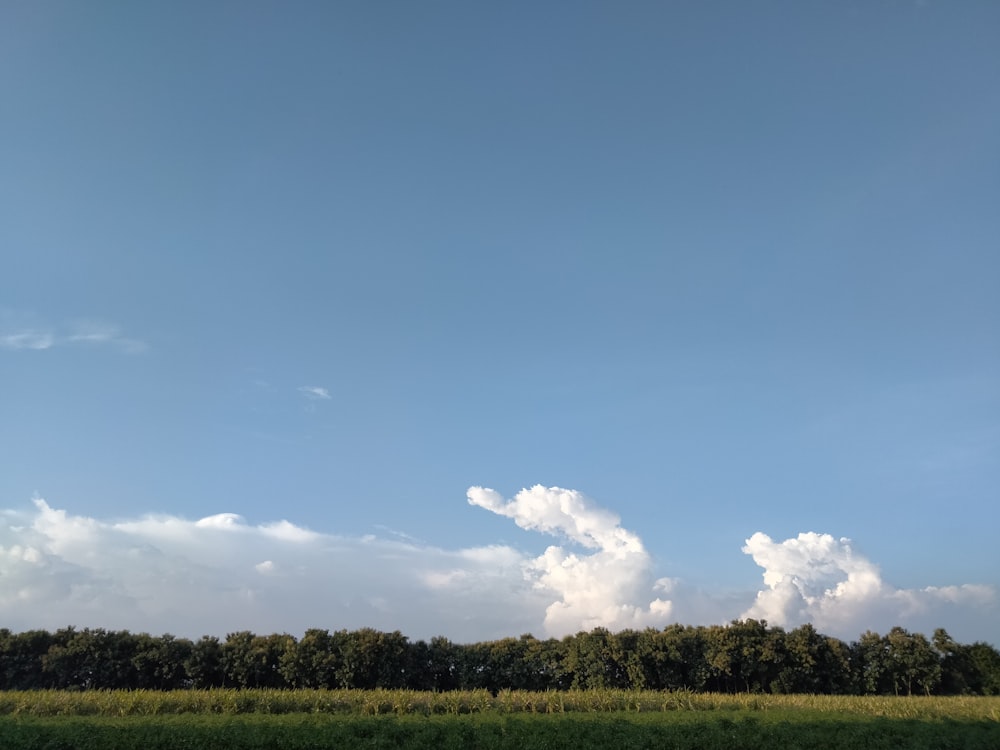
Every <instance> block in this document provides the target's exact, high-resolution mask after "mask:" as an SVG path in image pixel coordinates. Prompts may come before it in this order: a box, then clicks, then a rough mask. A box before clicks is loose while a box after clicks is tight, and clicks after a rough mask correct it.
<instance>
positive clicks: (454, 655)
mask: <svg viewBox="0 0 1000 750" xmlns="http://www.w3.org/2000/svg"><path fill="white" fill-rule="evenodd" d="M216 687H228V688H348V689H352V688H353V689H373V688H394V689H395V688H409V689H413V690H435V691H444V690H475V689H486V690H490V691H492V692H494V693H495V692H497V691H499V690H503V689H514V690H538V691H543V690H568V689H590V688H623V689H645V690H681V689H685V690H692V691H697V692H720V693H736V692H764V693H825V694H851V695H957V694H969V695H1000V652H998V651H997V649H996V648H994V647H993V646H991V645H990V644H988V643H983V642H976V643H972V644H968V645H967V644H960V643H957V642H956V641H955V640H954V639H952V638H951V636H949V635H948V633H947V632H946V631H945V630H944V629H941V628H939V629H938V630H936V631H935V632H934V635H933V637H932V638H931V639H928V638H927V637H926V636H924V635H923V634H921V633H911V632H909V631H907V630H905V629H904V628H900V627H894V628H892V629H891V630H890V631H889V632H888V633H887V634H885V635H879V634H878V633H875V632H872V631H868V632H866V633H864V634H863V635H862V636H861V637H860V638H859V639H858V640H857V641H853V642H851V643H846V642H844V641H842V640H839V639H837V638H832V637H830V636H826V635H823V634H821V633H819V632H817V631H816V629H815V628H813V626H812V625H803V626H801V627H798V628H795V629H793V630H788V631H786V630H784V629H783V628H780V627H773V626H768V624H767V622H766V621H760V620H753V619H749V620H734V621H733V622H732V623H730V624H728V625H709V626H700V625H699V626H689V625H670V626H668V627H666V628H664V629H662V630H657V629H654V628H647V629H645V630H623V631H621V632H618V633H612V632H610V631H608V630H606V629H604V628H595V629H594V630H591V631H589V632H580V633H577V634H576V635H571V636H566V637H565V638H562V639H556V638H549V639H546V640H540V639H538V638H535V637H533V636H531V635H522V636H521V637H519V638H503V639H500V640H495V641H484V642H479V643H471V644H458V643H453V642H452V641H450V640H448V639H447V638H442V637H436V638H432V639H430V641H423V640H417V641H410V640H409V639H408V638H407V637H406V636H404V635H402V634H401V633H400V632H399V631H395V632H391V633H387V632H382V631H378V630H374V629H371V628H362V629H360V630H353V631H348V630H338V631H335V632H330V631H329V630H321V629H311V630H307V631H306V632H305V634H304V635H303V636H302V637H301V638H295V637H293V636H291V635H288V634H285V633H282V634H272V635H256V634H254V633H252V632H249V631H240V632H236V633H230V634H228V635H227V636H226V637H225V639H222V640H220V639H219V638H216V637H213V636H203V637H202V638H200V639H198V640H191V639H187V638H175V637H174V636H172V635H169V634H166V635H160V636H153V635H149V634H147V633H139V634H133V633H130V632H128V631H124V630H118V631H114V630H104V629H101V628H97V629H90V628H86V629H82V630H77V629H75V628H72V627H68V628H62V629H60V630H56V631H55V632H48V631H45V630H30V631H25V632H21V633H12V632H11V631H10V630H7V629H0V689H2V690H35V689H63V690H67V689H68V690H88V689H152V690H173V689H182V688H216Z"/></svg>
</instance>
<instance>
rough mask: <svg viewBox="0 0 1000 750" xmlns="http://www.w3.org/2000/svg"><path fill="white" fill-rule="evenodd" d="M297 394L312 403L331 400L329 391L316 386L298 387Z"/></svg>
mask: <svg viewBox="0 0 1000 750" xmlns="http://www.w3.org/2000/svg"><path fill="white" fill-rule="evenodd" d="M299 393H301V394H302V395H303V396H305V397H306V398H309V399H312V400H314V401H329V400H330V398H332V397H331V396H330V391H328V390H327V389H326V388H320V387H319V386H318V385H302V386H299Z"/></svg>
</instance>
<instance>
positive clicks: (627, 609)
mask: <svg viewBox="0 0 1000 750" xmlns="http://www.w3.org/2000/svg"><path fill="white" fill-rule="evenodd" d="M468 500H469V502H470V503H471V504H472V505H473V506H475V507H478V508H483V509H486V510H489V511H491V512H493V513H497V514H498V515H502V516H504V517H507V518H510V519H512V520H513V521H514V522H515V523H516V524H517V525H518V526H520V527H521V528H523V529H525V530H528V531H532V532H539V533H543V534H546V535H552V536H555V537H557V538H558V539H560V540H561V541H560V542H559V543H558V544H555V545H552V546H550V547H548V549H546V550H545V552H544V553H543V554H542V555H540V556H534V555H528V554H525V553H524V552H523V551H521V550H518V549H516V548H514V547H511V546H508V545H500V544H497V545H485V546H475V547H461V546H458V547H456V548H453V549H443V548H440V547H435V546H433V545H429V544H426V543H423V542H419V541H416V540H413V539H408V538H405V537H403V538H399V537H398V536H397V537H396V538H382V537H377V536H364V537H351V536H342V535H336V534H329V533H322V532H317V531H314V530H310V529H306V528H303V527H301V526H298V525H296V524H294V523H292V522H290V521H287V520H281V521H277V522H273V523H263V524H256V525H255V524H250V523H248V522H247V521H246V520H245V519H244V518H242V517H241V516H239V515H237V514H235V513H218V514H215V515H211V516H207V517H205V518H202V519H200V520H187V519H183V518H178V517H176V516H172V515H151V516H144V517H141V518H136V519H131V520H124V521H116V522H110V521H102V520H99V519H95V518H90V517H86V516H77V515H73V514H71V513H69V512H67V511H66V510H61V509H58V508H54V507H52V506H50V505H49V504H48V503H46V502H45V501H43V500H36V501H35V503H34V506H33V507H31V508H29V509H26V510H20V511H0V612H3V613H4V616H5V621H4V624H5V625H6V626H7V627H11V628H15V629H21V630H24V629H29V628H36V627H44V628H56V627H61V626H64V625H66V624H75V625H77V626H81V627H82V626H93V627H109V628H128V629H130V630H148V631H153V632H172V633H175V634H179V635H190V636H198V635H202V634H219V635H222V634H225V633H226V632H230V631H233V630H239V629H247V628H248V629H251V630H255V631H257V632H281V631H287V632H292V633H296V632H303V631H304V630H305V629H307V628H310V627H323V626H324V624H329V623H336V624H337V627H345V628H359V627H365V626H371V627H376V628H380V629H384V630H396V629H399V630H401V631H403V632H404V633H406V634H407V635H410V636H411V637H424V638H426V637H430V636H433V635H445V636H447V637H450V638H452V639H455V640H459V641H466V642H467V641H474V640H484V639H490V638H499V637H503V636H508V635H516V634H519V633H525V632H533V633H535V634H538V635H550V636H560V635H564V634H567V633H573V632H576V631H579V630H584V629H590V628H593V627H595V626H598V625H602V626H605V627H609V628H612V629H621V628H630V627H646V626H653V627H658V626H662V625H664V624H667V623H668V622H677V621H679V622H685V623H691V624H707V623H710V622H727V621H729V620H731V619H734V618H736V617H740V616H747V617H762V618H766V619H767V620H768V621H769V622H771V623H772V624H775V625H795V624H797V623H799V622H812V623H813V624H815V625H816V627H817V628H818V629H819V630H821V631H822V632H825V633H829V634H831V635H835V636H838V637H841V638H847V639H850V638H856V637H857V636H858V635H859V634H860V633H861V632H863V631H864V630H865V629H868V628H871V629H875V630H880V631H882V632H884V631H886V630H888V628H889V627H891V626H892V625H902V626H904V627H908V628H911V629H915V630H921V631H923V632H929V631H930V629H932V628H934V627H946V628H948V630H949V631H950V632H952V633H953V634H954V635H956V637H959V638H963V637H965V636H964V635H963V634H968V635H969V636H971V637H972V638H979V639H986V640H996V636H997V633H996V627H995V623H996V622H997V621H998V614H1000V613H998V606H997V597H996V592H995V591H994V590H993V589H992V588H991V587H988V586H976V585H959V586H948V587H942V588H934V587H927V588H922V589H898V588H894V587H892V586H891V585H889V584H888V583H886V582H885V581H884V580H883V579H882V577H881V575H880V574H879V572H878V569H877V567H876V566H875V565H874V564H873V563H872V562H871V561H869V560H867V559H865V558H864V557H862V556H860V555H858V554H857V552H855V551H854V550H853V548H852V547H851V545H850V543H849V542H847V541H846V540H837V539H834V538H832V537H830V536H829V535H822V534H802V535H799V536H798V537H796V538H795V539H791V540H785V541H784V542H773V541H772V540H770V538H768V537H767V536H766V535H764V534H760V533H758V534H754V535H753V536H752V537H751V538H750V539H749V540H748V541H747V546H746V548H745V550H746V551H747V553H748V554H750V555H752V556H753V559H754V560H755V561H756V562H757V563H758V564H759V565H761V566H762V567H763V568H764V571H765V573H764V588H763V589H762V590H761V591H758V592H755V591H753V590H749V591H746V592H744V593H743V594H741V595H739V596H733V595H723V594H713V593H712V592H704V591H696V590H693V589H691V588H690V587H687V586H685V584H684V582H683V581H678V580H676V579H668V578H658V579H657V578H655V577H654V575H653V564H652V561H651V559H650V555H649V554H648V552H647V551H646V549H645V547H644V545H643V543H642V540H641V539H640V538H639V536H638V535H637V534H635V533H634V532H632V531H630V530H628V529H625V528H623V527H622V526H621V524H620V521H619V519H618V517H617V516H616V515H615V514H614V513H612V512H611V511H609V510H607V509H605V508H602V507H600V506H599V505H597V504H596V503H595V502H594V501H592V500H590V499H589V498H587V497H585V496H584V495H582V494H581V493H579V492H576V491H574V490H565V489H561V488H558V487H548V488H546V487H541V486H536V487H532V488H531V489H525V490H522V491H521V492H519V493H517V495H515V497H514V498H513V499H511V500H505V499H504V498H503V497H502V496H500V495H499V494H498V493H496V492H494V491H493V490H489V489H485V488H481V487H472V488H470V489H469V491H468ZM755 595H756V599H755V598H754V597H755ZM456 613H457V614H456ZM966 639H968V638H966Z"/></svg>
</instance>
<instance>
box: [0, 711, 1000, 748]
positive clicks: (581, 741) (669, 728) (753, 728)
mask: <svg viewBox="0 0 1000 750" xmlns="http://www.w3.org/2000/svg"><path fill="white" fill-rule="evenodd" d="M998 746H1000V725H998V724H997V723H996V722H988V721H956V720H917V719H888V718H883V717H875V716H863V715H853V716H852V715H846V716H836V715H834V714H824V713H822V712H816V711H810V710H790V709H779V710H776V711H774V712H770V713H767V714H761V713H759V712H752V711H746V710H736V711H732V712H725V713H722V712H720V713H714V714H705V713H697V712H664V713H647V714H641V713H640V714H635V713H632V714H622V713H608V714H599V713H591V714H587V713H577V714H558V715H541V714H535V715H531V714H507V715H505V714H499V713H484V714H466V715H458V716H456V715H432V716H419V715H413V714H409V715H403V716H396V715H389V716H361V715H316V714H284V715H280V716H274V715H264V714H239V715H189V716H177V715H175V716H147V717H141V718H135V717H132V718H115V717H103V716H96V717H95V716H91V717H82V716H63V717H37V716H28V717H9V716H8V717H3V718H0V747H3V748H5V750H135V749H136V748H143V750H180V749H181V748H191V749H193V748H198V750H231V749H233V748H240V750H254V749H257V748H259V749H260V750H265V748H266V749H267V750H271V749H272V748H281V750H307V748H308V749H309V750H326V749H327V748H329V749H330V750H333V748H390V747H391V748H404V749H405V748H414V749H415V748H434V749H435V750H449V749H451V748H454V749H455V750H459V749H460V748H461V749H462V750H470V749H475V748H480V749H481V750H501V749H505V750H506V749H508V748H509V749H510V750H514V749H515V748H516V749H517V750H534V749H535V748H538V749H539V750H540V749H541V748H545V749H546V750H562V749H563V748H565V749H566V750H571V749H572V750H588V749H589V748H601V749H602V750H603V749H605V748H609V747H613V748H622V749H631V750H639V749H641V748H650V749H652V748H673V749H674V750H689V749H693V748H700V749H701V750H713V749H717V750H739V749H743V750H765V749H767V750H771V749H772V748H776V747H780V748H799V749H800V750H807V749H809V748H816V750H819V749H820V748H823V749H824V750H855V749H857V750H860V749H861V748H866V749H868V750H878V749H880V748H885V749H886V750H890V749H891V750H896V749H897V748H901V747H903V748H907V749H908V750H996V748H997V747H998Z"/></svg>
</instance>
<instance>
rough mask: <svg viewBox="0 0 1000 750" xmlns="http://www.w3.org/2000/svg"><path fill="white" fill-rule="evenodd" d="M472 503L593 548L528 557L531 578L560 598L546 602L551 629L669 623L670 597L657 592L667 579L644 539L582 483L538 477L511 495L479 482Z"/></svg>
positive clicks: (553, 550)
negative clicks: (574, 486) (657, 572)
mask: <svg viewBox="0 0 1000 750" xmlns="http://www.w3.org/2000/svg"><path fill="white" fill-rule="evenodd" d="M468 499H469V503H471V504H472V505H476V506H479V507H481V508H485V509H486V510H489V511H492V512H493V513H496V514H498V515H501V516H506V517H508V518H511V519H513V521H514V523H516V524H517V525H518V526H520V527H521V528H522V529H527V530H529V531H541V532H543V533H545V534H551V535H554V536H562V537H565V538H566V539H567V540H569V541H571V542H575V543H576V544H579V545H581V546H582V547H584V548H586V549H588V550H592V551H591V552H590V553H589V554H577V553H576V552H573V551H570V550H567V549H566V548H564V547H561V546H558V545H552V546H550V547H549V548H548V549H546V550H545V552H544V553H543V554H542V555H540V556H539V557H536V558H534V559H532V560H528V561H526V562H525V564H524V571H525V575H526V577H527V579H528V580H529V581H531V582H532V585H533V586H534V587H535V588H537V589H540V590H543V591H550V592H553V593H554V594H555V595H556V596H557V597H558V598H557V599H556V600H555V601H553V602H552V603H551V604H549V606H548V607H546V610H545V620H544V623H543V626H544V628H545V631H546V633H547V634H548V635H563V634H565V633H569V632H573V631H576V630H590V629H592V628H595V627H598V626H603V627H607V628H609V629H612V630H616V629H622V628H634V627H645V626H648V625H654V626H655V625H665V624H666V623H667V622H668V621H669V619H670V613H671V603H670V601H669V600H666V599H663V598H660V597H658V596H657V597H652V598H650V594H651V592H652V591H653V589H654V588H659V589H661V590H662V589H665V588H666V586H667V582H666V580H664V581H661V582H654V581H652V575H651V574H652V568H653V565H652V560H651V558H650V556H649V553H648V552H646V549H645V547H644V546H643V544H642V540H641V539H640V538H639V537H638V536H637V535H636V534H634V533H633V532H631V531H629V530H628V529H624V528H622V526H621V525H620V519H619V518H618V516H616V515H615V514H614V513H612V512H610V511H608V510H605V509H603V508H600V507H598V506H597V505H595V504H594V502H593V501H591V500H590V499H589V498H587V497H586V496H584V495H582V494H581V493H579V492H577V491H576V490H565V489H562V488H560V487H542V486H541V485H535V486H534V487H532V488H531V489H524V490H521V491H520V492H519V493H517V495H516V496H515V497H514V499H513V500H510V501H505V500H504V499H503V497H502V496H501V495H500V494H499V493H497V492H495V491H494V490H491V489H488V488H484V487H471V488H470V489H469V491H468Z"/></svg>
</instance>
